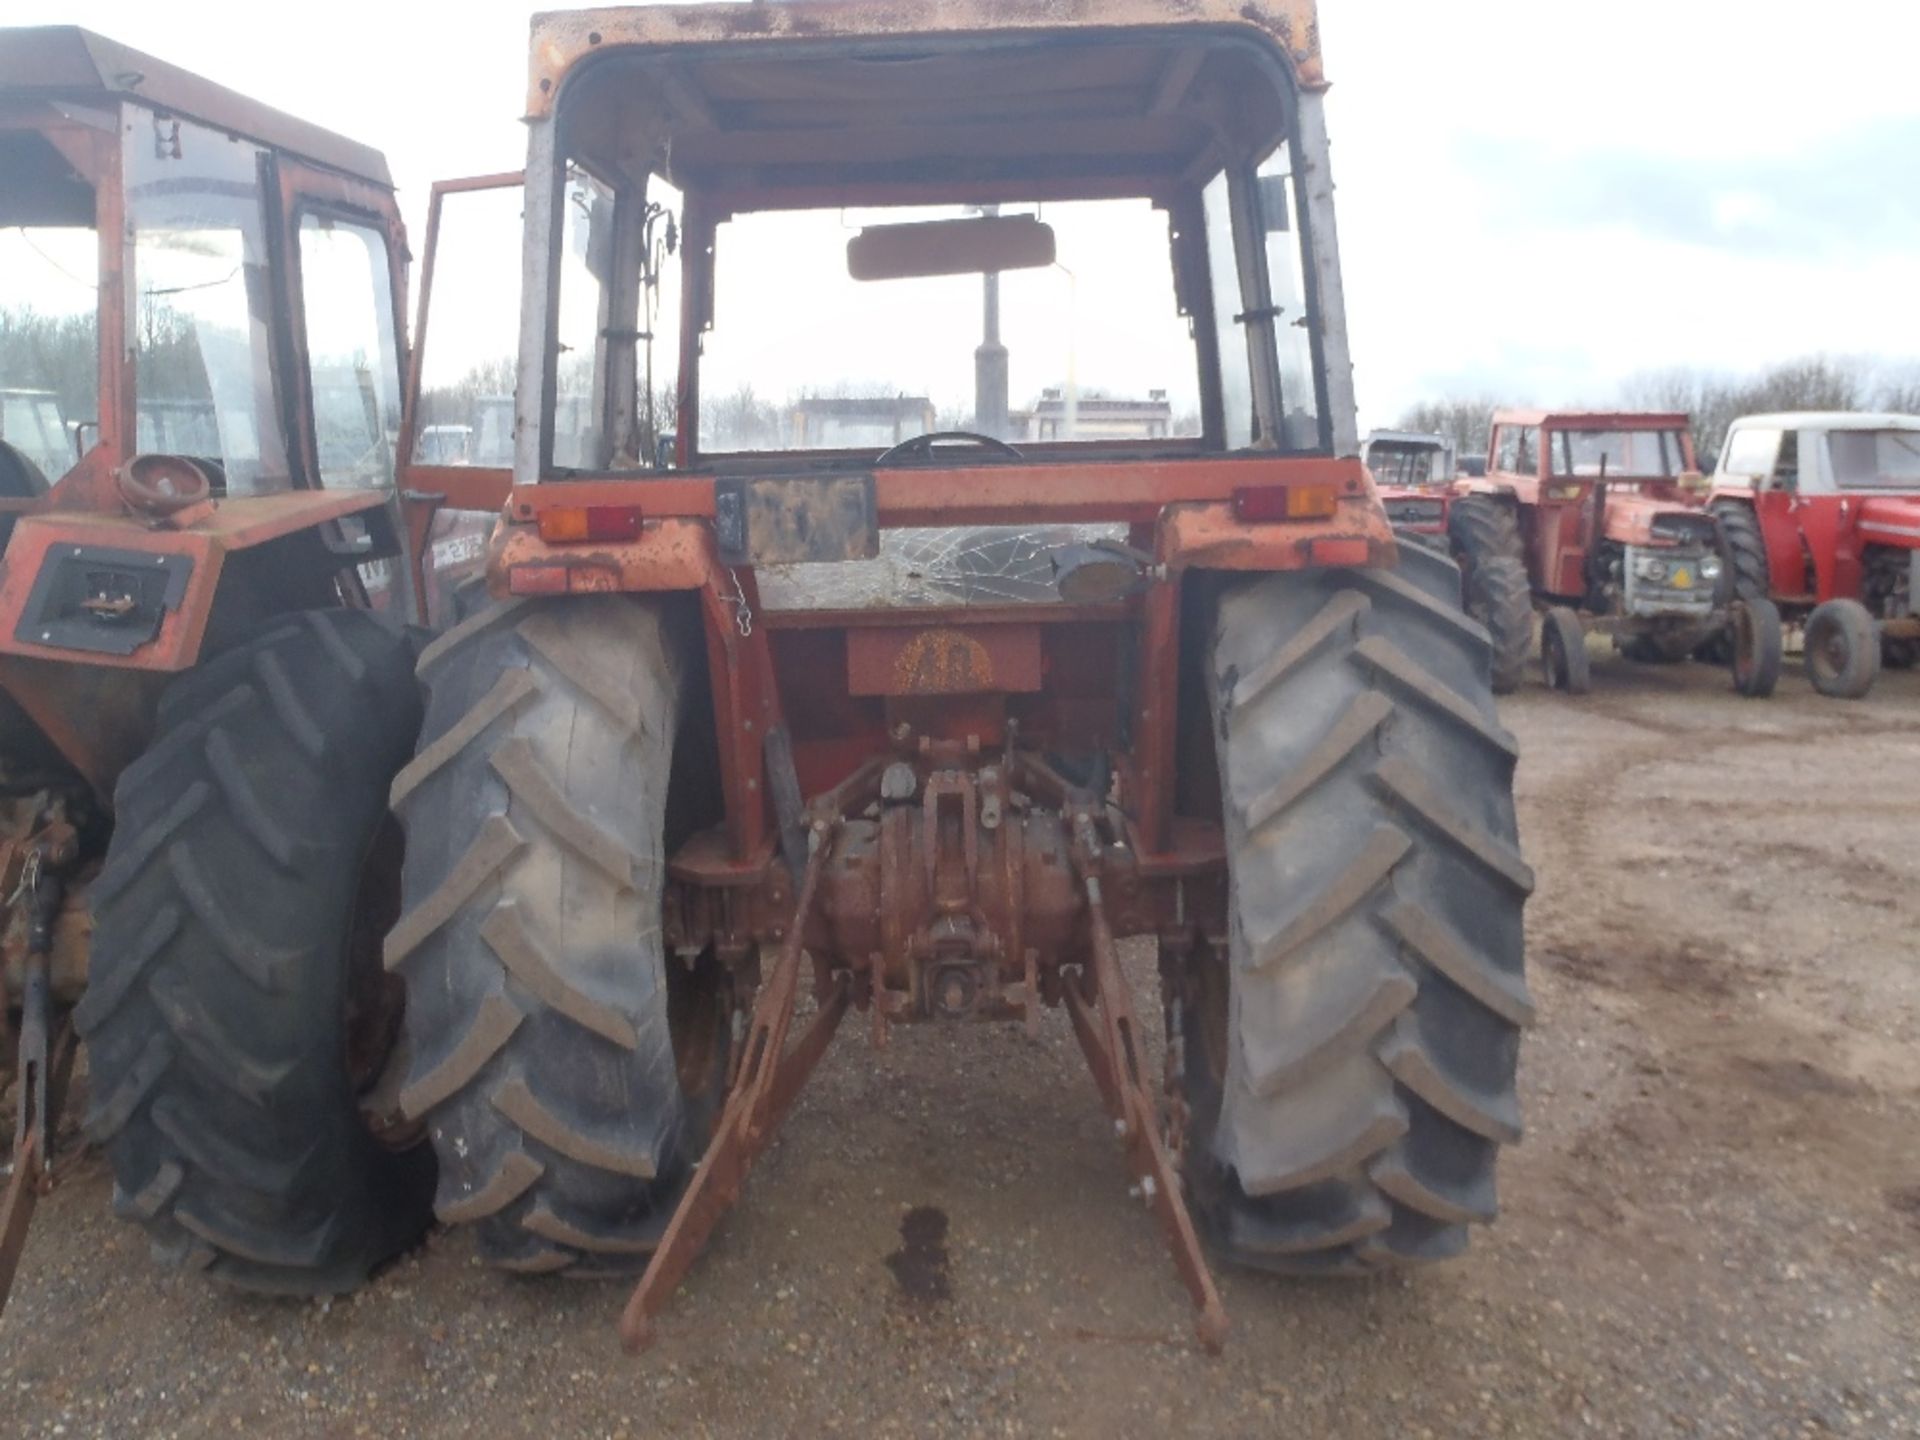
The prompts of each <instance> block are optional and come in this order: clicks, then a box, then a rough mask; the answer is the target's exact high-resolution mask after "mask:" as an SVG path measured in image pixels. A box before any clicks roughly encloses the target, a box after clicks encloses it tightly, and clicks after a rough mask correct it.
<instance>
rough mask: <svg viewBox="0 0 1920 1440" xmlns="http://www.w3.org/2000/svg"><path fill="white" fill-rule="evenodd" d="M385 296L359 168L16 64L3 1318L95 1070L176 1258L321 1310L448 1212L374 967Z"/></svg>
mask: <svg viewBox="0 0 1920 1440" xmlns="http://www.w3.org/2000/svg"><path fill="white" fill-rule="evenodd" d="M407 263H408V254H407V246H406V239H405V234H404V231H403V229H402V226H401V222H400V216H399V211H398V208H397V206H396V204H395V200H394V193H393V183H392V180H391V178H390V176H389V175H388V171H387V167H386V163H385V161H384V160H383V159H382V158H381V156H380V155H379V154H378V153H377V152H375V151H373V150H370V149H368V148H366V147H365V146H362V145H359V144H356V143H354V142H352V141H350V140H345V139H342V138H341V137H339V136H337V135H333V134H330V133H328V132H326V131H324V130H320V129H317V128H315V127H314V126H311V125H308V124H306V123H304V122H302V121H299V120H296V119H293V118H292V117H289V116H286V115H283V114H281V113H279V112H278V111H275V110H271V109H268V108H267V107H265V106H262V105H259V104H257V103H255V102H253V101H251V100H248V99H246V98H245V97H243V96H240V95H237V94H235V93H233V92H232V91H229V90H226V89H223V88H221V87H220V86H217V85H213V84H210V83H209V82H207V81H205V80H202V79H200V78H198V77H196V76H194V75H190V74H188V73H187V72H185V71H183V70H180V69H178V68H176V67H174V66H172V65H169V64H167V63H166V62H164V61H162V60H158V59H155V58H154V57H152V56H148V55H142V54H138V53H136V52H134V51H131V50H129V49H127V48H125V47H124V46H120V45H117V44H115V43H113V42H112V41H109V40H106V39H103V38H102V37H100V36H97V35H93V34H90V33H88V32H86V31H83V30H78V29H74V28H70V27H52V28H39V29H12V30H0V318H3V319H4V324H3V325H0V337H5V340H6V342H7V343H4V345H0V386H4V387H5V397H4V403H5V406H6V418H5V429H4V432H3V436H4V438H0V537H4V542H5V550H4V557H3V558H0V895H4V896H5V902H4V912H3V913H0V982H3V983H0V996H3V998H4V1003H3V1004H0V1017H3V1019H4V1023H3V1025H0V1028H4V1031H5V1034H4V1036H0V1040H4V1045H0V1054H3V1055H4V1059H3V1060H0V1064H4V1065H6V1066H8V1067H10V1069H11V1071H12V1074H11V1079H12V1082H13V1090H14V1096H15V1105H16V1116H17V1120H16V1128H15V1135H14V1149H13V1169H12V1174H11V1176H10V1179H9V1183H8V1186H7V1190H6V1194H5V1198H4V1201H3V1202H0V1208H3V1212H4V1213H3V1214H0V1302H3V1301H4V1295H5V1292H6V1290H7V1288H8V1287H9V1286H10V1284H11V1281H12V1278H13V1275H14V1273H15V1267H16V1265H17V1263H18V1261H19V1259H20V1256H21V1253H22V1247H23V1244H24V1242H25V1239H26V1235H27V1225H28V1220H29V1217H30V1216H31V1213H32V1210H33V1206H34V1201H35V1197H36V1196H37V1195H38V1193H39V1192H40V1190H41V1189H42V1187H43V1186H44V1185H45V1184H46V1183H48V1177H49V1173H50V1172H49V1168H48V1167H49V1159H50V1153H49V1152H50V1147H51V1146H52V1144H53V1142H54V1140H55V1138H56V1126H57V1122H58V1120H59V1116H60V1110H61V1101H62V1098H63V1092H64V1090H65V1087H66V1082H67V1077H68V1074H69V1071H70V1068H71V1066H72V1064H73V1059H74V1052H75V1048H76V1044H77V1043H78V1042H80V1041H84V1043H85V1045H86V1048H87V1052H88V1070H89V1079H90V1084H89V1092H90V1106H89V1109H88V1111H87V1115H86V1121H85V1125H86V1131H87V1134H88V1136H89V1137H90V1138H91V1139H92V1140H93V1141H94V1142H95V1143H97V1144H98V1145H100V1146H101V1147H103V1148H104V1150H105V1153H106V1156H107V1158H108V1160H109V1162H110V1163H111V1166H112V1169H113V1176H114V1207H115V1209H116V1211H118V1212H119V1213H120V1214H121V1215H123V1216H125V1217H126V1218H127V1219H129V1220H130V1221H132V1222H134V1223H136V1224H138V1225H139V1226H141V1227H143V1228H144V1229H145V1231H146V1232H147V1234H148V1235H149V1237H150V1238H151V1241H152V1244H153V1249H154V1252H155V1254H156V1255H157V1256H158V1257H160V1258H161V1259H162V1260H163V1261H165V1262H166V1263H168V1264H172V1265H176V1266H180V1267H183V1268H187V1269H192V1270H198V1271H202V1272H204V1273H206V1274H207V1275H209V1276H211V1277H212V1278H214V1279H216V1280H220V1281H223V1282H226V1283H229V1284H232V1285H236V1286H240V1287H243V1288H246V1289H251V1290H258V1291H266V1292H271V1293H279V1294H284V1293H295V1294H313V1293H331V1292H337V1291H341V1290H345V1289H348V1288H351V1287H352V1286H354V1285H357V1284H359V1283H360V1282H361V1281H362V1280H364V1279H365V1278H366V1276H367V1275H368V1274H369V1273H370V1271H371V1270H372V1269H373V1268H374V1267H375V1266H376V1265H378V1264H380V1263H381V1262H383V1261H384V1260H386V1259H388V1258H389V1257H391V1256H392V1255H394V1254H395V1253H396V1252H397V1251H398V1250H399V1249H401V1248H402V1247H404V1246H406V1245H408V1244H411V1243H412V1242H413V1241H414V1240H416V1239H417V1238H418V1237H419V1236H420V1234H421V1233H422V1232H423V1230H424V1228H425V1227H426V1225H427V1224H428V1223H429V1221H430V1219H431V1197H432V1192H433V1157H432V1154H431V1152H430V1150H429V1149H428V1148H427V1147H426V1146H425V1145H424V1143H423V1137H422V1136H421V1135H420V1133H419V1132H418V1131H417V1130H416V1129H411V1128H409V1127H408V1126H406V1125H405V1124H403V1123H402V1122H400V1121H399V1119H398V1118H397V1116H398V1111H397V1106H396V1105H395V1103H394V1097H393V1094H392V1088H391V1085H390V1083H389V1080H390V1073H391V1071H390V1067H389V1065H388V1063H387V1062H388V1059H389V1058H390V1056H391V1055H392V1052H393V1048H394V1042H395V1039H396V1037H397V1036H398V1034H399V1027H400V1007H401V1004H402V1003H403V1000H404V990H403V988H402V987H401V986H400V985H399V984H398V983H397V982H396V981H394V980H393V979H392V978H391V977H389V976H387V975H386V974H385V972H384V971H383V970H382V969H381V967H380V964H379V944H380V937H381V935H382V934H383V932H384V931H385V929H386V927H387V926H388V925H389V924H390V923H391V921H392V920H393V918H394V916H395V915H396V914H397V912H398V906H399V890H398V887H399V862H400V853H399V842H400V836H399V830H398V827H397V826H396V825H395V824H394V823H393V822H392V821H391V820H390V819H389V816H388V806H387V790H388V786H389V784H390V782H391V781H392V779H393V776H394V773H395V772H396V771H397V770H398V769H399V767H400V765H401V764H402V763H403V762H404V761H405V760H407V759H408V757H409V756H410V755H411V753H412V748H413V740H414V735H415V732H416V730H417V727H418V724H419V718H420V701H419V696H418V692H417V689H416V687H415V684H414V681H413V676H412V666H413V660H414V656H415V653H416V651H417V649H418V648H419V644H420V643H422V642H421V641H420V638H419V635H418V632H417V630H416V629H415V628H414V626H415V625H417V624H418V622H421V621H423V620H424V619H425V618H426V616H425V614H424V613H423V611H422V608H421V606H420V603H419V597H420V596H422V595H425V594H427V593H428V587H427V586H426V585H425V584H424V583H423V576H422V574H421V567H420V565H419V563H418V562H417V561H415V560H414V559H412V558H411V557H414V556H419V555H422V554H426V553H430V552H429V551H428V549H427V542H428V540H429V539H430V538H431V536H432V535H433V531H434V526H435V525H436V524H437V523H438V520H437V518H436V516H435V513H434V511H435V504H434V502H433V501H431V500H428V499H423V498H419V497H414V498H411V499H410V498H407V497H403V496H402V495H401V494H400V492H399V491H398V489H397V487H396V484H395V475H396V464H397V460H398V447H397V443H396V442H397V440H398V436H399V432H400V430H401V420H402V417H401V413H400V410H401V405H400V397H401V390H402V381H403V357H404V355H405V333H404V329H403V317H404V309H405V300H406V276H407ZM15 341H19V342H20V343H12V342H15ZM48 395H53V396H54V397H55V399H54V400H48V399H47V398H46V397H47V396H48ZM23 396H25V397H31V399H32V403H31V405H29V404H28V403H27V402H26V401H24V400H22V399H21V398H20V397H23ZM61 416H64V421H65V423H66V424H67V425H68V426H69V427H71V429H70V433H71V434H72V435H73V436H74V437H75V438H76V440H77V444H75V445H73V446H66V445H64V443H57V442H64V440H65V437H64V436H61V435H60V434H59V432H58V420H59V418H60V417H61ZM16 421H17V422H18V423H16ZM482 548H483V547H481V546H480V545H474V546H472V547H471V549H472V552H473V553H472V555H471V557H470V564H477V563H478V560H479V558H480V552H481V549H482Z"/></svg>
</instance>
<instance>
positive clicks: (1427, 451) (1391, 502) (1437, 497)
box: [1360, 430, 1459, 535]
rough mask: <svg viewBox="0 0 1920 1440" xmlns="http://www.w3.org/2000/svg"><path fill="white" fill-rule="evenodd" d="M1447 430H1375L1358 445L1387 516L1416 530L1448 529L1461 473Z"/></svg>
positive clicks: (1441, 532)
mask: <svg viewBox="0 0 1920 1440" xmlns="http://www.w3.org/2000/svg"><path fill="white" fill-rule="evenodd" d="M1454 457H1455V449H1454V443H1453V441H1452V440H1451V439H1449V438H1448V437H1447V436H1445V435H1429V434H1416V433H1413V432H1411V431H1405V430H1375V431H1374V432H1373V433H1372V434H1371V435H1369V436H1367V439H1366V443H1365V444H1363V445H1362V446H1361V447H1360V458H1361V459H1362V460H1364V461H1365V462H1366V465H1367V469H1368V470H1369V471H1370V472H1372V475H1373V483H1374V485H1375V487H1376V488H1377V489H1378V490H1379V491H1380V500H1381V503H1382V504H1384V505H1385V506H1386V507H1387V518H1388V519H1389V520H1391V521H1392V522H1393V524H1394V527H1395V528H1396V529H1398V530H1402V531H1405V532H1409V533H1412V534H1415V535H1445V534H1446V533H1447V501H1448V499H1449V497H1450V495H1451V493H1452V489H1453V482H1454V479H1455V478H1456V476H1457V474H1458V472H1459V466H1458V464H1457V463H1456V461H1455V458H1454Z"/></svg>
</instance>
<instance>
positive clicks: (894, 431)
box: [789, 395, 935, 450]
mask: <svg viewBox="0 0 1920 1440" xmlns="http://www.w3.org/2000/svg"><path fill="white" fill-rule="evenodd" d="M789 417H790V423H791V424H792V426H793V448H794V449H796V450H873V449H887V448H891V447H892V446H895V445H898V444H899V443H900V442H901V441H903V440H911V439H913V437H914V436H916V435H931V434H932V433H933V431H934V426H935V420H934V408H933V402H932V401H931V400H929V399H927V398H926V397H925V396H924V395H891V396H889V395H874V396H859V397H857V398H853V399H846V398H832V399H829V398H827V397H824V396H812V397H809V398H808V399H805V400H797V401H795V402H794V405H793V409H792V410H791V411H790V412H789Z"/></svg>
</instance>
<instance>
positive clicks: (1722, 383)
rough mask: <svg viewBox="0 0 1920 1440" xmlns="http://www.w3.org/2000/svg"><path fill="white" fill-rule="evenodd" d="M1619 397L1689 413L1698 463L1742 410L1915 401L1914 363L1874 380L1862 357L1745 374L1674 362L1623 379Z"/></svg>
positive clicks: (1818, 359)
mask: <svg viewBox="0 0 1920 1440" xmlns="http://www.w3.org/2000/svg"><path fill="white" fill-rule="evenodd" d="M1621 398H1622V400H1623V401H1624V402H1625V403H1626V404H1628V405H1630V406H1633V407H1634V408H1636V409H1649V410H1656V409H1657V410H1674V411H1683V412H1685V413H1686V414H1688V415H1691V416H1692V417H1693V434H1694V443H1695V445H1696V446H1697V447H1698V449H1699V451H1700V456H1701V462H1702V463H1703V464H1709V465H1710V464H1711V463H1712V461H1713V460H1714V458H1715V457H1716V456H1717V455H1718V453H1719V449H1720V445H1721V443H1722V442H1723V441H1724V440H1725V438H1726V434H1727V430H1728V429H1729V427H1731V426H1732V424H1733V422H1734V421H1735V420H1738V419H1739V418H1740V417H1741V416H1742V415H1766V414H1776V413H1780V412H1790V411H1795V410H1862V409H1867V408H1882V409H1896V410H1897V409H1906V408H1912V407H1913V405H1914V403H1915V402H1916V401H1920V368H1916V367H1914V366H1912V365H1911V364H1895V365H1894V366H1892V367H1887V368H1886V369H1885V370H1884V373H1883V375H1882V376H1881V378H1878V379H1876V377H1875V372H1874V368H1873V366H1871V365H1870V364H1868V363H1867V362H1865V361H1862V360H1856V359H1838V358H1834V357H1832V356H1826V355H1812V356H1806V357H1803V358H1801V359H1799V360H1790V361H1787V362H1785V363H1784V364H1780V365H1774V366H1771V367H1769V368H1768V369H1766V370H1763V371H1760V372H1759V373H1757V374H1753V375H1747V376H1737V375H1726V374H1717V373H1714V372H1712V371H1701V370H1693V369H1688V368H1686V367H1681V368H1678V369H1672V370H1660V371H1652V372H1648V373H1646V374H1642V375H1636V376H1633V377H1632V378H1630V379H1629V380H1628V381H1627V382H1626V383H1625V384H1624V385H1623V386H1622V387H1621Z"/></svg>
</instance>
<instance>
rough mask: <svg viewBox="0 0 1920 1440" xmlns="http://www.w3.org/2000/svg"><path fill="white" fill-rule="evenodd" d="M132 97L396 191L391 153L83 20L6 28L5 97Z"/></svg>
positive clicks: (0, 65) (2, 44)
mask: <svg viewBox="0 0 1920 1440" xmlns="http://www.w3.org/2000/svg"><path fill="white" fill-rule="evenodd" d="M15 98H23V99H53V100H77V101H89V100H91V101H101V100H126V101H131V102H133V103H134V104H137V105H144V106H146V107H148V108H149V109H152V110H156V111H160V112H162V113H164V114H167V115H170V116H177V117H178V118H180V119H182V120H193V121H197V122H199V123H200V124H203V125H207V126H210V127H212V128H213V129H215V130H222V131H225V132H226V133H227V134H229V135H234V136H238V137H240V138H242V139H246V140H251V141H253V142H255V143H256V144H260V145H265V146H267V147H269V148H271V149H275V150H283V151H286V152H288V153H289V154H293V155H297V156H299V157H300V158H301V159H303V160H308V161H311V162H313V163H314V164H317V165H322V166H325V167H327V168H328V169H331V170H338V171H341V172H342V173H344V174H347V175H352V176H355V177H357V178H359V179H362V180H368V181H371V182H372V183H374V184H376V185H380V186H383V187H385V188H386V189H389V190H391V189H392V188H393V177H392V175H391V173H390V172H389V171H388V169H387V162H386V157H385V156H383V155H382V154H381V153H380V152H379V151H378V150H375V149H373V148H372V147H371V146H367V145H362V144H360V143H359V142H358V141H356V140H349V139H347V138H346V137H345V136H342V135H336V134H334V133H333V132H332V131H331V130H323V129H322V128H321V127H319V126H318V125H311V124H309V123H307V122H306V121H305V120H299V119H296V118H295V117H293V116H291V115H288V114H286V113H284V112H283V111H279V110H275V109H274V108H273V107H272V106H270V105H262V104H261V103H260V102H259V101H257V100H252V99H249V98H248V97H247V96H245V95H242V94H240V93H239V92H238V91H234V90H229V89H227V88H226V87H225V86H224V85H216V84H215V83H214V82H213V81H211V80H206V79H203V78H201V77H200V76H198V75H195V74H192V73H191V72H189V71H186V70H182V69H181V68H180V67H179V66H177V65H169V64H168V63H167V62H166V61H164V60H157V59H155V58H154V57H153V56H151V55H144V54H142V53H141V52H140V51H138V50H134V49H130V48H129V47H127V46H125V45H122V44H119V43H118V42H117V41H113V40H109V39H107V38H106V37H105V36H104V35H96V34H94V32H93V31H91V30H83V29H81V28H80V27H79V26H77V25H33V26H20V27H12V28H0V99H15Z"/></svg>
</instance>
